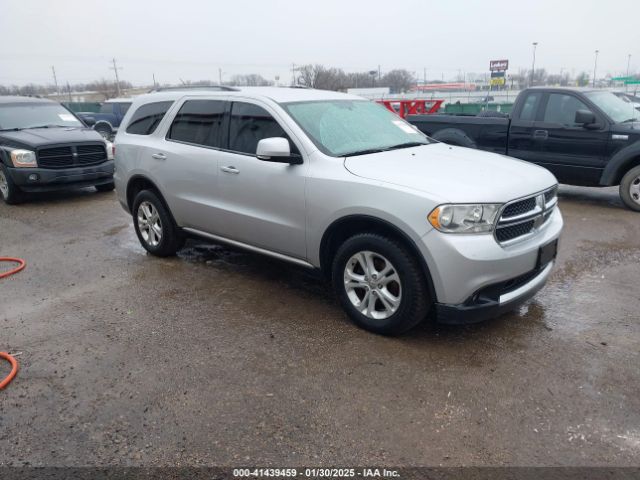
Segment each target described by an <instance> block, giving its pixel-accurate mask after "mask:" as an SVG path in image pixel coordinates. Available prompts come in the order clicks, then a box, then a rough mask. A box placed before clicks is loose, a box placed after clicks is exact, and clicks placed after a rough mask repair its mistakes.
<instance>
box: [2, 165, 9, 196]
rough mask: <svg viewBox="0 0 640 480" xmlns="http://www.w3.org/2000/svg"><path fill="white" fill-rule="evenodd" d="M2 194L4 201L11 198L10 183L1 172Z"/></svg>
mask: <svg viewBox="0 0 640 480" xmlns="http://www.w3.org/2000/svg"><path fill="white" fill-rule="evenodd" d="M0 194H1V195H2V198H4V199H7V198H9V182H8V181H7V177H6V176H5V174H4V172H3V171H2V170H0Z"/></svg>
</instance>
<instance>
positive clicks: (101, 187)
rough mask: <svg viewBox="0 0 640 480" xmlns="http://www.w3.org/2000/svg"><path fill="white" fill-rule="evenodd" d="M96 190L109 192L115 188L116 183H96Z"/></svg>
mask: <svg viewBox="0 0 640 480" xmlns="http://www.w3.org/2000/svg"><path fill="white" fill-rule="evenodd" d="M95 187H96V190H97V191H99V192H111V191H113V189H114V188H116V184H115V183H113V182H109V183H103V184H102V185H96V186H95Z"/></svg>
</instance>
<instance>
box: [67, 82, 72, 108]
mask: <svg viewBox="0 0 640 480" xmlns="http://www.w3.org/2000/svg"><path fill="white" fill-rule="evenodd" d="M67 93H68V94H69V103H71V85H69V81H67Z"/></svg>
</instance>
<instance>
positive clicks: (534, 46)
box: [529, 42, 538, 87]
mask: <svg viewBox="0 0 640 480" xmlns="http://www.w3.org/2000/svg"><path fill="white" fill-rule="evenodd" d="M537 46H538V42H533V62H532V63H531V80H530V81H529V86H530V87H533V73H534V72H535V71H536V47H537Z"/></svg>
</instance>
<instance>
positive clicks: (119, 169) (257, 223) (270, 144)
mask: <svg viewBox="0 0 640 480" xmlns="http://www.w3.org/2000/svg"><path fill="white" fill-rule="evenodd" d="M123 125H124V127H123V128H120V130H119V132H118V135H117V137H116V141H115V143H116V148H115V150H116V155H115V156H116V173H115V182H116V189H117V192H118V198H119V201H120V203H121V204H122V206H123V207H124V208H125V210H126V211H127V212H130V213H131V214H132V215H133V220H134V227H135V230H136V233H137V235H138V238H139V239H140V242H141V243H142V246H143V247H144V248H145V249H146V250H147V251H148V252H150V253H151V254H153V255H158V256H165V255H173V254H175V253H176V251H177V250H178V249H180V248H181V246H182V245H183V243H184V240H185V238H186V237H190V236H192V237H199V238H202V239H206V240H210V241H213V242H221V243H226V244H229V245H232V246H235V247H241V248H245V249H249V250H252V251H254V252H259V253H263V254H265V255H270V256H272V257H276V258H279V259H282V260H286V261H289V262H293V263H295V264H298V265H302V266H304V267H308V268H314V269H320V270H321V271H322V272H323V273H324V274H326V276H327V277H328V278H330V279H331V280H332V283H333V286H334V287H335V290H336V293H337V296H338V298H339V299H340V302H341V304H342V306H343V307H344V309H345V310H346V312H347V314H348V315H349V316H350V317H351V318H352V319H353V321H354V322H355V323H356V324H358V325H359V326H361V327H363V328H366V329H368V330H371V331H373V332H377V333H382V334H398V333H400V332H403V331H406V330H408V329H409V328H411V327H413V326H414V325H416V324H417V323H418V322H420V321H421V320H423V319H424V318H425V317H427V315H428V314H429V313H430V312H433V313H434V314H435V317H436V318H437V319H438V320H439V321H441V322H447V323H464V322H473V321H480V320H483V319H486V318H489V317H494V316H497V315H499V314H501V313H502V312H505V311H508V310H512V309H513V308H515V307H516V306H518V305H519V304H521V303H522V302H523V301H525V300H527V299H529V298H530V297H532V296H533V295H534V294H535V292H537V291H538V290H539V289H540V288H541V287H542V286H543V285H544V283H545V281H546V279H547V277H548V276H549V273H550V271H551V269H552V268H553V264H554V260H555V256H556V251H557V242H558V237H559V235H560V231H561V230H562V217H561V214H560V211H559V210H558V208H557V206H556V203H557V199H556V189H557V184H556V179H555V178H554V177H553V175H552V174H551V173H549V172H548V171H547V170H545V169H543V168H540V167H537V166H534V165H531V164H528V163H525V162H522V161H519V160H514V159H511V158H507V157H504V156H500V155H496V154H491V153H486V152H480V151H476V150H469V149H466V148H460V147H452V146H448V145H445V144H443V143H438V142H436V141H434V140H431V139H429V138H428V137H426V136H424V135H423V134H422V133H420V132H419V131H418V130H416V129H415V128H414V127H413V126H411V125H410V124H408V123H406V122H405V121H403V120H402V119H400V118H399V117H398V116H396V115H395V114H394V113H392V112H390V111H388V110H386V109H385V108H384V107H382V106H380V105H378V104H376V103H373V102H370V101H367V100H364V99H362V98H360V97H356V96H352V95H345V94H341V93H336V92H328V91H319V90H308V89H299V88H242V89H232V88H223V87H218V88H212V89H208V90H198V91H196V90H193V91H189V90H172V91H160V92H154V93H151V94H147V95H144V96H141V97H138V98H137V99H136V100H135V101H134V102H133V105H132V106H131V108H130V109H129V111H128V112H127V115H126V116H125V118H124V120H123Z"/></svg>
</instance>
